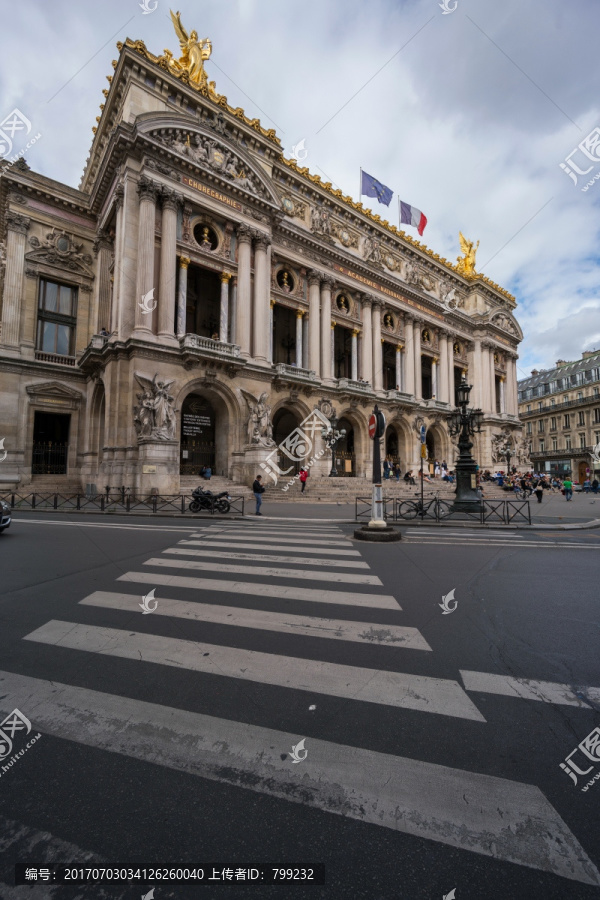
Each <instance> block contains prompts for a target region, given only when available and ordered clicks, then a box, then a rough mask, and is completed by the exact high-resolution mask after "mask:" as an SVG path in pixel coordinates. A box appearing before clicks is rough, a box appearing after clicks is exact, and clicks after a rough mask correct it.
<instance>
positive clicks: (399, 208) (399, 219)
mask: <svg viewBox="0 0 600 900" xmlns="http://www.w3.org/2000/svg"><path fill="white" fill-rule="evenodd" d="M398 227H399V228H400V230H402V207H401V206H400V194H398Z"/></svg>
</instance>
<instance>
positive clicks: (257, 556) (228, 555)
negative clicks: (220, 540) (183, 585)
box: [163, 547, 370, 569]
mask: <svg viewBox="0 0 600 900" xmlns="http://www.w3.org/2000/svg"><path fill="white" fill-rule="evenodd" d="M163 553H172V554H175V555H176V556H194V557H201V556H208V557H210V558H211V559H241V560H254V562H281V563H292V564H293V563H297V564H298V565H302V566H307V565H320V566H341V567H342V568H343V569H368V568H370V566H369V564H368V563H366V562H363V561H362V560H360V561H359V560H345V559H327V557H323V556H319V557H318V558H317V559H307V558H306V557H302V556H273V555H272V554H267V553H236V552H233V551H231V550H227V551H222V552H219V551H218V550H192V549H189V550H188V549H187V548H185V547H169V549H168V550H163Z"/></svg>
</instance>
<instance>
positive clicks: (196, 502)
mask: <svg viewBox="0 0 600 900" xmlns="http://www.w3.org/2000/svg"><path fill="white" fill-rule="evenodd" d="M192 497H193V500H192V502H191V503H190V505H189V509H190V512H193V513H196V512H200V510H201V509H208V510H211V511H212V510H213V509H216V510H217V512H220V513H228V512H229V510H230V509H231V505H230V503H229V501H230V500H231V497H230V496H229V493H228V492H227V491H221V493H220V494H213V492H212V491H205V490H203V489H202V488H201V487H197V488H196V490H195V491H192Z"/></svg>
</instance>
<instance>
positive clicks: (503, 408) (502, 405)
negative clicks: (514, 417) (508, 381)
mask: <svg viewBox="0 0 600 900" xmlns="http://www.w3.org/2000/svg"><path fill="white" fill-rule="evenodd" d="M504 380H505V379H504V375H502V376H501V378H500V413H505V412H506V400H505V394H504Z"/></svg>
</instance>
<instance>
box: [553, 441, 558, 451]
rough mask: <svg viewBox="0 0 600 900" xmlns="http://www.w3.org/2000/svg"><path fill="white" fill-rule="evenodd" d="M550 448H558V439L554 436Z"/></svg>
mask: <svg viewBox="0 0 600 900" xmlns="http://www.w3.org/2000/svg"><path fill="white" fill-rule="evenodd" d="M552 449H553V450H558V440H557V439H556V438H552Z"/></svg>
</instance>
